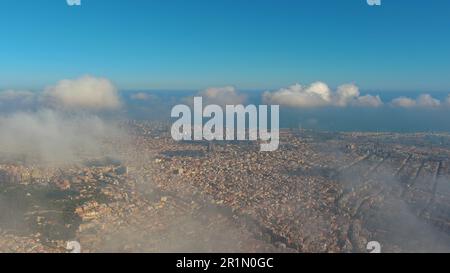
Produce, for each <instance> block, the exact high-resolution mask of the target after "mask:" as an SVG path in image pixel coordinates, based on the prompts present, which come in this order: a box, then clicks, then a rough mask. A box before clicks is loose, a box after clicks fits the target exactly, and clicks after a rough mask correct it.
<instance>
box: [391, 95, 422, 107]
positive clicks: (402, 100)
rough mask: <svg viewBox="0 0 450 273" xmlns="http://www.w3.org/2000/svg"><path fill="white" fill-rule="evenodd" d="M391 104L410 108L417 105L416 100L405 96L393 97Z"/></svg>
mask: <svg viewBox="0 0 450 273" xmlns="http://www.w3.org/2000/svg"><path fill="white" fill-rule="evenodd" d="M391 105H392V106H396V107H403V108H410V107H415V106H416V105H417V103H416V100H413V99H411V98H407V97H399V98H395V99H393V100H392V101H391Z"/></svg>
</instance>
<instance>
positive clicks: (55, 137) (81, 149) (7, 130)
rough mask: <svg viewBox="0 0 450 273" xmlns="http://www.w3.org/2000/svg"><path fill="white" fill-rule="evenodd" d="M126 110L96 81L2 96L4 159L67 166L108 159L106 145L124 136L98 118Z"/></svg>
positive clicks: (104, 81)
mask: <svg viewBox="0 0 450 273" xmlns="http://www.w3.org/2000/svg"><path fill="white" fill-rule="evenodd" d="M120 104H121V103H120V100H119V96H118V94H117V91H116V88H115V87H114V86H113V85H112V84H111V82H110V81H109V80H107V79H102V78H94V77H90V76H85V77H81V78H78V79H74V80H62V81H60V82H58V83H57V84H56V85H54V86H51V87H48V88H47V89H45V90H44V91H43V92H28V91H14V90H7V91H3V92H0V128H1V130H0V157H1V158H2V159H13V160H17V159H19V160H23V161H26V162H39V163H44V164H47V163H51V164H66V163H74V162H77V161H79V160H80V159H82V158H83V157H84V156H85V155H90V156H103V155H105V151H104V150H103V148H101V147H104V145H102V141H103V140H105V139H110V138H114V137H116V136H117V137H119V136H120V137H122V136H124V134H123V133H122V132H121V131H120V130H119V129H118V127H117V126H116V125H115V123H113V122H110V121H105V120H104V119H102V118H101V117H100V116H98V115H95V114H94V112H96V111H103V110H114V109H117V108H118V107H120Z"/></svg>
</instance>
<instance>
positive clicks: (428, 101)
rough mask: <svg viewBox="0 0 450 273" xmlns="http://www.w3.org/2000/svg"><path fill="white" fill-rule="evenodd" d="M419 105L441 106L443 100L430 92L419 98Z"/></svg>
mask: <svg viewBox="0 0 450 273" xmlns="http://www.w3.org/2000/svg"><path fill="white" fill-rule="evenodd" d="M417 105H418V106H420V107H439V106H440V105H441V102H440V101H439V100H437V99H435V98H433V97H432V96H431V95H429V94H423V95H420V96H419V97H418V98H417Z"/></svg>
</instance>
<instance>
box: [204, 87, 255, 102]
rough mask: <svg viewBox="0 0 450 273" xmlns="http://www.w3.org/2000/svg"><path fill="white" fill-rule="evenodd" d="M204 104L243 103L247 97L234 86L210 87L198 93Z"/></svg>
mask: <svg viewBox="0 0 450 273" xmlns="http://www.w3.org/2000/svg"><path fill="white" fill-rule="evenodd" d="M198 95H199V96H201V97H203V101H204V103H205V104H218V105H237V104H243V103H244V102H245V101H246V99H247V97H246V96H245V95H242V94H239V93H238V92H237V90H236V88H235V87H233V86H225V87H211V88H208V89H206V90H203V91H202V92H200V93H199V94H198Z"/></svg>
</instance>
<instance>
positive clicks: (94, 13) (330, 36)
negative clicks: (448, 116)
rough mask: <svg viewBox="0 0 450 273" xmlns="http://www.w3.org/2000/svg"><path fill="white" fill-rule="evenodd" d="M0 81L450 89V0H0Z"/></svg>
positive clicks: (0, 84) (4, 84) (5, 84)
mask: <svg viewBox="0 0 450 273" xmlns="http://www.w3.org/2000/svg"><path fill="white" fill-rule="evenodd" d="M1 4H2V7H1V8H0V37H1V42H0V64H1V65H0V89H5V88H15V89H18V88H26V89H39V88H42V87H44V86H46V85H49V84H53V83H55V82H57V81H58V80H60V79H64V78H73V77H78V76H80V75H85V74H89V75H95V76H101V77H106V78H109V79H111V80H112V81H113V82H114V83H115V84H116V85H117V86H118V87H119V88H120V89H152V88H161V89H202V88H206V87H209V86H223V85H235V86H237V87H238V88H242V89H252V88H255V89H258V88H268V89H270V88H279V87H282V86H287V85H290V84H293V83H295V82H300V83H310V82H313V81H318V80H320V81H324V82H327V83H328V84H330V85H331V86H337V85H339V84H342V83H349V82H352V83H356V84H357V85H359V86H360V87H361V89H365V90H375V91H383V90H411V91H412V90H414V91H423V92H432V91H450V77H449V75H450V15H449V14H450V1H447V0H431V1H425V0H382V5H381V6H379V7H373V6H369V5H367V3H366V0H346V1H340V0H336V1H331V0H292V1H287V0H277V1H275V0H272V1H268V0H258V1H253V0H242V1H234V0H223V1H222V0H214V1H203V0H202V1H200V0H190V1H183V0H172V1H167V0H148V1H145V0H133V1H127V0H81V4H82V5H81V6H68V5H67V3H66V0H52V1H49V0H2V2H1Z"/></svg>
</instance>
